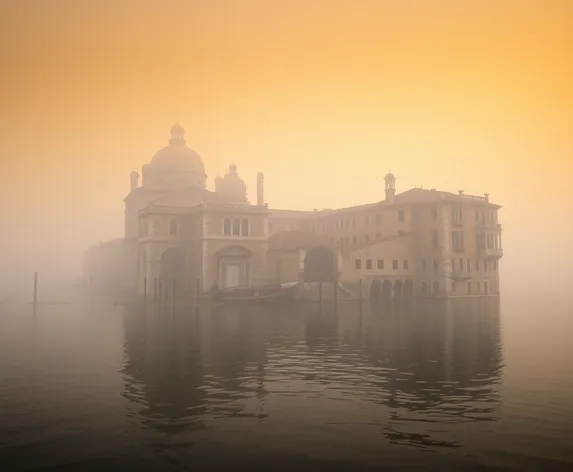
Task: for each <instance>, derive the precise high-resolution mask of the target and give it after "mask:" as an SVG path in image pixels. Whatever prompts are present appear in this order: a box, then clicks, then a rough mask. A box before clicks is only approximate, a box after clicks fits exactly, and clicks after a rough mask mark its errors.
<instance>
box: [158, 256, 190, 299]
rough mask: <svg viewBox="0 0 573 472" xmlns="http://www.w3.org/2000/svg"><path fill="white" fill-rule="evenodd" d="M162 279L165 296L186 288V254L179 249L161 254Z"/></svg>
mask: <svg viewBox="0 0 573 472" xmlns="http://www.w3.org/2000/svg"><path fill="white" fill-rule="evenodd" d="M160 277H161V287H162V292H163V294H172V293H173V291H174V289H175V290H176V291H181V290H183V287H184V286H185V253H184V252H183V250H182V249H179V248H170V249H167V250H165V251H164V252H163V254H161V262H160Z"/></svg>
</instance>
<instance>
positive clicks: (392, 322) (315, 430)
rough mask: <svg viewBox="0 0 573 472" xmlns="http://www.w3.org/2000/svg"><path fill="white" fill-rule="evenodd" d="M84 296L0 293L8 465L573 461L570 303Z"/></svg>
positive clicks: (351, 466) (438, 465) (0, 452)
mask: <svg viewBox="0 0 573 472" xmlns="http://www.w3.org/2000/svg"><path fill="white" fill-rule="evenodd" d="M72 298H73V300H72ZM70 301H71V303H69V304H61V305H42V306H41V307H40V308H39V309H38V312H37V314H36V316H35V317H34V316H32V310H31V307H30V306H29V305H23V304H17V303H13V304H9V303H8V304H4V305H0V314H1V315H0V374H1V377H0V468H1V469H2V470H6V471H8V470H9V471H18V470H58V471H60V470H62V471H66V470H82V471H84V470H85V471H91V470H112V469H119V468H129V470H131V469H132V468H133V469H134V470H135V468H137V469H138V470H174V471H175V470H204V469H205V468H212V469H217V470H227V469H228V470H242V469H243V468H244V469H245V470H246V469H249V470H253V469H258V468H265V469H272V470H297V471H301V470H302V471H306V470H379V469H380V468H386V469H387V470H388V469H394V468H405V469H412V468H414V467H416V468H417V467H423V468H424V469H425V470H444V469H449V468H451V469H452V470H454V469H455V470H467V469H470V470H481V469H482V468H483V469H484V470H485V469H491V470H549V469H551V470H572V469H573V351H572V349H573V348H572V345H573V343H572V341H573V339H572V332H571V318H570V317H569V315H570V313H569V311H568V310H569V309H570V306H567V305H566V304H561V305H559V304H558V303H556V302H554V303H553V306H552V307H548V306H546V305H543V304H542V303H541V302H539V303H538V302H535V301H532V300H528V301H527V302H525V301H521V302H520V301H517V299H514V300H510V299H509V298H508V299H507V300H506V299H505V298H503V299H502V300H501V302H499V301H498V300H472V301H459V302H455V303H452V302H450V303H441V304H439V303H433V304H427V305H426V306H424V307H411V308H410V310H409V311H407V312H403V313H394V314H391V313H390V314H389V313H378V312H373V311H371V310H369V309H367V307H366V306H365V307H364V311H363V312H362V314H361V313H360V312H359V310H358V306H357V305H346V306H341V307H340V309H339V312H338V314H335V313H333V311H332V310H331V309H330V308H329V307H324V309H323V311H322V313H321V312H320V310H319V307H318V306H308V307H304V308H298V309H296V310H292V309H282V310H277V309H274V310H270V309H262V308H253V307H236V308H226V309H213V310H211V311H208V310H206V309H203V310H201V311H200V312H196V311H195V309H186V310H180V311H178V312H175V313H173V312H172V310H170V309H169V310H165V311H163V312H162V311H154V310H151V309H148V310H147V312H144V311H142V310H141V309H135V308H134V307H124V306H120V305H114V304H113V303H110V302H106V301H103V300H101V299H99V300H98V299H91V300H90V299H86V298H84V299H82V298H80V297H73V296H72V295H70Z"/></svg>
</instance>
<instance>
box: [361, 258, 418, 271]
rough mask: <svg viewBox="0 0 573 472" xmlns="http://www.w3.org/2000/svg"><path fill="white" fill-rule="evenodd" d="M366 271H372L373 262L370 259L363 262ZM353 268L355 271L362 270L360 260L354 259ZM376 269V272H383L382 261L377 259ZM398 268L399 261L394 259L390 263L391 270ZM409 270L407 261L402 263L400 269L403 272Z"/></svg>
mask: <svg viewBox="0 0 573 472" xmlns="http://www.w3.org/2000/svg"><path fill="white" fill-rule="evenodd" d="M364 266H365V267H364V268H365V269H366V270H372V269H373V267H374V266H373V262H372V259H366V261H365V265H364ZM354 268H355V269H356V270H361V269H362V259H356V260H355V261H354ZM376 268H377V269H378V270H384V260H383V259H378V261H377V264H376ZM399 268H400V261H399V260H397V259H394V260H393V261H392V269H393V270H398V269H399ZM408 268H409V263H408V261H407V260H404V261H402V269H404V270H408Z"/></svg>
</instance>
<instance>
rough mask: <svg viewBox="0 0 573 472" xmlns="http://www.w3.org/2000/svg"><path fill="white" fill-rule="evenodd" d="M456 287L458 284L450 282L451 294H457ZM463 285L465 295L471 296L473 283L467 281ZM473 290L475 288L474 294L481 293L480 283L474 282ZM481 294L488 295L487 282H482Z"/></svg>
mask: <svg viewBox="0 0 573 472" xmlns="http://www.w3.org/2000/svg"><path fill="white" fill-rule="evenodd" d="M458 285H459V284H458V283H457V282H455V281H454V282H452V293H458ZM465 285H466V294H468V295H472V286H473V283H472V282H470V281H469V280H468V281H467V282H466V284H465ZM475 288H476V291H475V293H482V283H481V282H475ZM483 293H485V294H486V295H487V294H489V283H488V281H487V280H484V282H483Z"/></svg>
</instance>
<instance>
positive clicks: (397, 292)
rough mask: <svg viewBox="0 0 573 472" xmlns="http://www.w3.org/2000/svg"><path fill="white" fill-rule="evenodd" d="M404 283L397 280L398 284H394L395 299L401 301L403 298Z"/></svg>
mask: <svg viewBox="0 0 573 472" xmlns="http://www.w3.org/2000/svg"><path fill="white" fill-rule="evenodd" d="M402 287H403V284H402V281H401V280H396V282H394V298H395V299H401V298H402Z"/></svg>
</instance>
